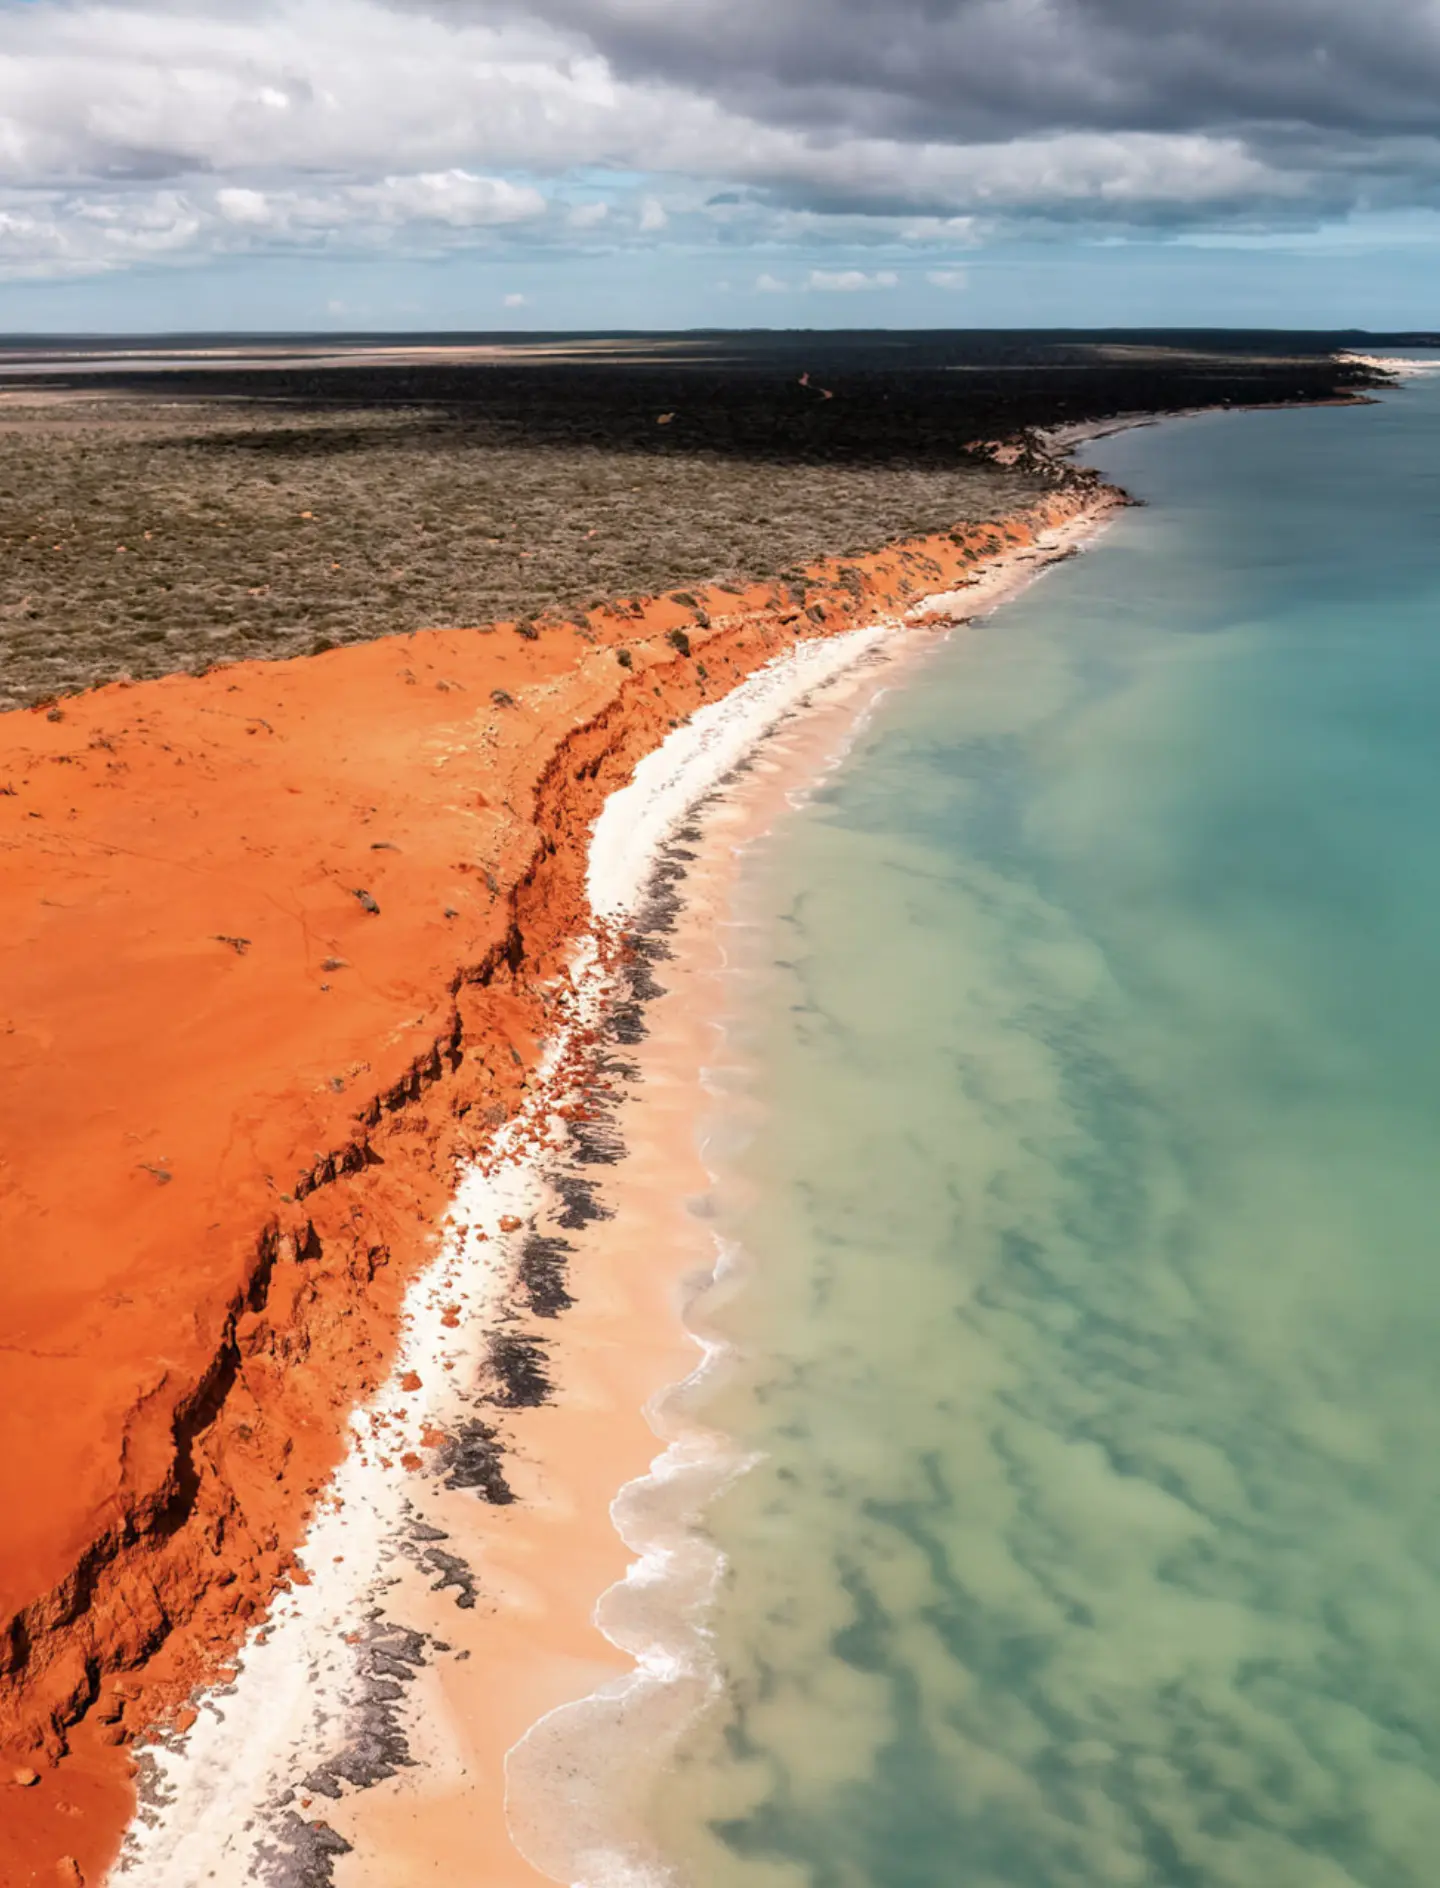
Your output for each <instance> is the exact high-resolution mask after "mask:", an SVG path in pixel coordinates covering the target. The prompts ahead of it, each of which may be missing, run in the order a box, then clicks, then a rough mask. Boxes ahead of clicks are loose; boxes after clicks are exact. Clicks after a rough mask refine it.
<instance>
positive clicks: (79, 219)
mask: <svg viewBox="0 0 1440 1888" xmlns="http://www.w3.org/2000/svg"><path fill="white" fill-rule="evenodd" d="M1166 324H1184V325H1190V324H1202V325H1244V326H1252V325H1253V326H1301V327H1321V328H1334V327H1365V328H1380V329H1383V328H1407V327H1422V326H1423V327H1432V326H1435V325H1440V0H1365V4H1363V5H1361V4H1356V3H1355V0H530V4H525V5H521V4H507V3H506V0H429V3H428V4H427V3H426V0H252V3H250V4H245V0H230V4H228V5H222V4H220V3H219V0H0V333H9V334H15V333H26V332H35V333H39V332H70V333H78V332H92V333H94V332H132V331H155V330H159V331H170V332H177V331H192V330H205V329H259V330H272V331H284V330H289V331H294V330H336V331H344V330H359V329H372V330H373V329H386V330H404V329H431V330H434V329H469V330H474V329H481V330H496V329H515V330H536V329H541V330H543V329H557V328H581V329H586V328H616V327H624V328H686V327H697V326H714V327H872V326H886V327H952V326H959V327H964V326H992V325H993V326H1061V327H1064V326H1095V325H1166Z"/></svg>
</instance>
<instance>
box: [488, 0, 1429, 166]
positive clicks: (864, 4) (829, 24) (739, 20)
mask: <svg viewBox="0 0 1440 1888" xmlns="http://www.w3.org/2000/svg"><path fill="white" fill-rule="evenodd" d="M524 11H525V12H526V13H528V14H529V15H530V16H531V17H534V16H535V15H536V14H539V15H542V16H544V17H546V18H548V19H550V20H553V21H555V22H556V23H558V24H563V25H565V26H567V27H569V28H571V29H572V30H577V31H580V32H583V33H584V34H585V35H586V37H587V38H589V39H590V41H591V42H592V43H593V44H594V45H595V46H596V47H597V48H598V49H599V50H601V51H602V52H604V53H605V55H606V56H607V57H608V58H609V59H610V61H611V62H612V63H613V65H614V66H615V68H616V70H617V71H618V72H620V73H621V74H623V75H625V76H628V77H632V78H633V77H649V78H663V79H666V80H668V81H670V82H672V83H677V84H681V85H684V86H687V87H693V88H694V89H696V90H697V91H700V92H702V93H706V94H709V95H711V96H713V97H716V98H719V99H720V100H722V101H723V102H724V103H725V104H726V105H727V106H728V107H730V108H731V109H732V110H736V111H739V112H743V113H744V114H745V115H747V116H755V117H758V118H761V119H763V120H765V121H766V122H769V123H772V124H786V125H805V126H808V127H813V128H815V129H817V130H829V131H830V132H832V133H834V134H835V135H862V136H879V137H893V138H902V139H927V140H928V139H939V140H961V141H969V140H974V139H982V140H992V139H999V138H1012V137H1019V136H1033V135H1036V134H1045V133H1051V132H1055V131H1063V130H1077V129H1085V130H1104V131H1151V132H1170V131H1212V132H1213V131H1248V132H1250V133H1252V134H1255V133H1259V132H1260V131H1262V130H1263V129H1264V128H1265V127H1276V128H1278V127H1282V126H1307V127H1312V128H1314V129H1315V130H1318V131H1334V132H1340V133H1358V134H1362V135H1366V136H1377V135H1379V136H1386V135H1393V134H1397V133H1405V132H1409V133H1420V134H1424V135H1430V134H1433V133H1435V132H1436V131H1437V130H1440V9H1437V7H1436V5H1435V4H1434V3H1433V0H1378V3H1375V4H1369V5H1360V6H1355V5H1351V4H1348V3H1346V4H1342V3H1341V0H881V3H880V4H876V0H683V3H677V0H537V3H536V4H533V5H528V6H527V7H526V8H525V9H524Z"/></svg>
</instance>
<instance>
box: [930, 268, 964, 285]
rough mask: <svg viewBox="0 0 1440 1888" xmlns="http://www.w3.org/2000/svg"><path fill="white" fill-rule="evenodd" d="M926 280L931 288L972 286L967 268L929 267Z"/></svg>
mask: <svg viewBox="0 0 1440 1888" xmlns="http://www.w3.org/2000/svg"><path fill="white" fill-rule="evenodd" d="M925 280H926V281H927V282H928V283H929V284H930V286H931V288H949V289H962V288H968V287H969V286H970V276H969V273H968V271H966V270H965V269H927V270H926V272H925Z"/></svg>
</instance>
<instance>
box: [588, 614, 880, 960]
mask: <svg viewBox="0 0 1440 1888" xmlns="http://www.w3.org/2000/svg"><path fill="white" fill-rule="evenodd" d="M897 627H898V624H896V623H895V622H894V621H893V620H892V621H890V622H888V623H875V624H872V625H870V626H869V627H868V628H865V629H847V630H842V631H841V632H840V634H839V635H837V636H830V637H827V638H825V639H823V640H820V641H815V642H801V643H796V644H795V645H794V647H793V648H790V649H786V650H784V651H783V652H782V653H781V654H780V655H777V656H774V657H772V658H771V660H770V661H769V662H767V663H766V664H765V666H764V667H763V668H760V669H756V670H755V671H754V672H753V673H752V674H750V675H748V676H747V677H746V678H745V680H744V681H743V682H741V683H739V684H738V685H737V686H736V687H735V688H732V689H731V691H730V693H729V694H728V695H725V696H722V698H721V699H720V700H719V701H713V702H707V703H706V704H705V706H704V707H703V708H697V709H696V711H695V713H694V714H693V715H691V717H690V719H689V720H688V721H686V722H684V723H683V724H682V725H681V726H680V727H678V728H676V729H675V730H674V731H673V732H672V733H670V734H669V735H667V736H666V738H665V740H664V741H663V742H662V743H661V745H660V746H659V747H657V748H656V749H655V750H654V751H653V752H652V753H649V754H647V755H646V756H645V758H644V759H643V760H642V761H640V762H639V763H638V764H637V766H636V768H635V772H634V774H633V775H632V777H631V780H630V783H629V785H628V786H624V787H621V788H620V789H619V791H618V792H615V793H612V794H611V795H610V797H609V799H607V800H606V802H605V805H604V806H603V808H602V809H601V812H600V817H599V818H598V819H597V820H596V822H595V826H594V835H593V837H592V839H591V842H590V863H589V871H588V875H587V881H586V883H587V890H588V892H589V896H590V908H591V910H592V911H593V912H594V913H595V916H596V917H597V918H598V919H600V920H602V921H605V922H609V923H620V922H623V920H624V919H626V918H628V917H633V916H634V914H635V912H636V910H637V909H638V907H639V905H640V903H641V901H642V899H643V897H644V894H645V891H646V889H647V887H648V885H649V882H650V877H651V874H652V873H653V872H654V869H655V865H656V862H657V859H658V856H659V851H660V848H661V847H662V846H663V845H664V844H665V841H666V840H667V839H668V838H669V837H670V835H671V834H672V833H673V832H674V830H675V828H676V827H677V826H679V825H681V824H682V823H683V821H684V819H685V817H686V815H687V814H688V813H689V812H690V810H691V809H692V808H693V807H694V805H695V803H696V802H697V801H698V800H701V799H703V798H704V797H705V795H706V794H707V793H709V792H710V791H711V790H712V789H713V788H714V787H715V786H716V785H717V784H718V783H719V782H720V781H721V780H723V779H724V777H725V775H726V774H727V773H729V772H730V770H731V768H733V767H735V766H736V765H737V764H738V763H739V762H740V761H742V760H743V759H744V758H745V757H746V755H747V754H749V753H750V751H751V750H752V749H753V748H754V746H755V744H756V743H757V742H758V741H759V740H761V739H762V738H763V736H764V735H765V734H767V733H768V732H769V731H770V729H771V728H773V727H774V726H775V724H776V722H777V721H780V720H782V719H783V718H784V717H785V716H786V715H787V714H789V713H790V712H791V710H792V709H794V708H796V707H798V706H799V705H800V703H801V702H803V701H804V699H805V697H806V696H807V695H809V694H810V693H811V692H812V691H813V690H814V689H816V688H819V687H821V686H822V685H823V684H824V683H826V682H829V681H833V680H834V679H835V677H836V676H838V675H840V674H841V673H842V672H843V671H844V670H845V669H848V668H849V667H850V666H851V665H852V664H853V663H855V662H857V661H858V660H859V659H860V657H861V656H862V655H864V654H866V652H867V651H868V650H870V649H873V648H874V647H875V645H876V644H877V643H878V642H880V641H882V640H883V639H884V638H885V637H886V636H887V635H889V634H891V633H893V632H894V630H895V629H896V628H897Z"/></svg>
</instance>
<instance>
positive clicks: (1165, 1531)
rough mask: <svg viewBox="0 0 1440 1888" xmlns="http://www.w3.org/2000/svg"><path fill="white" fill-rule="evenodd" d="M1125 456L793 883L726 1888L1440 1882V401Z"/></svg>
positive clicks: (743, 1353)
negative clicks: (1114, 507)
mask: <svg viewBox="0 0 1440 1888" xmlns="http://www.w3.org/2000/svg"><path fill="white" fill-rule="evenodd" d="M1091 456H1092V458H1093V460H1094V461H1095V462H1096V463H1098V464H1100V465H1102V466H1103V467H1104V468H1105V469H1106V470H1107V471H1108V472H1109V473H1111V474H1112V475H1113V476H1114V477H1116V478H1117V479H1118V480H1119V481H1120V482H1121V483H1123V484H1125V485H1126V486H1127V487H1128V488H1129V489H1130V490H1131V491H1133V492H1135V493H1137V494H1139V495H1142V496H1143V497H1145V498H1146V499H1147V500H1148V501H1149V508H1148V509H1144V510H1137V511H1132V512H1129V513H1127V514H1126V515H1125V516H1124V517H1123V518H1121V520H1120V521H1119V522H1118V524H1117V525H1116V526H1115V528H1114V529H1113V530H1112V531H1111V533H1110V534H1109V535H1108V536H1107V537H1106V538H1105V539H1104V540H1103V541H1102V542H1101V543H1100V544H1099V545H1098V546H1097V548H1095V549H1094V550H1093V551H1092V552H1090V553H1089V554H1087V555H1086V556H1085V557H1083V558H1081V559H1079V560H1076V561H1074V562H1071V563H1069V564H1067V565H1065V566H1063V567H1061V568H1060V569H1058V570H1056V571H1055V572H1053V573H1052V574H1051V575H1050V576H1048V577H1047V578H1046V579H1045V581H1044V582H1043V583H1041V584H1040V585H1039V586H1037V587H1036V588H1035V589H1034V590H1032V591H1031V592H1029V593H1028V594H1027V595H1026V596H1025V597H1024V598H1023V599H1022V600H1021V601H1020V602H1019V603H1017V604H1015V605H1013V606H1011V607H1009V608H1007V609H1006V610H1004V611H1003V612H1001V613H1000V614H999V615H997V617H996V618H995V619H994V620H993V621H992V622H990V623H988V624H985V625H982V626H979V627H978V628H977V629H975V630H973V631H970V632H966V633H961V634H959V635H957V636H956V637H954V638H953V639H952V640H951V641H950V642H949V643H947V644H946V645H945V646H943V647H942V648H940V649H939V650H938V651H937V652H936V653H935V654H934V656H933V657H932V658H930V660H929V661H928V664H927V666H926V667H925V668H924V670H923V672H922V673H921V674H920V675H919V677H918V678H917V679H914V680H912V682H911V683H910V684H909V685H908V686H906V687H905V688H903V689H901V690H897V691H896V692H894V693H892V694H891V695H889V696H887V697H886V698H885V699H884V700H883V702H882V703H881V705H880V707H879V709H878V711H877V712H876V714H875V716H874V718H873V719H872V721H871V723H870V724H869V726H868V727H867V729H866V730H865V732H864V733H863V735H862V737H861V738H860V740H859V742H858V743H857V745H856V747H855V749H854V751H853V752H852V754H851V755H850V757H849V759H848V760H847V761H846V763H845V764H844V765H843V766H842V768H841V769H840V770H839V771H838V772H837V773H836V774H835V775H834V776H833V777H832V778H831V780H830V781H829V782H828V784H827V785H826V786H825V787H824V789H823V790H822V791H821V792H820V793H819V794H818V796H817V797H816V799H815V800H814V801H813V802H812V803H811V804H810V805H809V806H808V807H806V808H805V809H803V810H802V811H800V812H799V813H797V814H796V815H795V816H794V818H793V819H791V820H789V821H788V822H787V823H786V824H785V825H784V826H783V827H782V828H781V829H780V830H779V831H778V832H777V834H776V835H775V836H774V837H773V838H772V839H771V840H769V841H768V842H767V843H766V844H765V846H764V847H763V848H761V849H760V850H759V851H758V852H757V854H756V855H755V857H754V858H753V860H752V862H751V865H750V868H749V872H748V876H747V881H746V884H745V887H744V891H743V901H744V908H745V910H746V913H747V915H748V916H749V918H750V919H751V920H752V921H753V926H754V928H753V930H752V931H751V932H750V934H749V935H750V936H751V939H752V948H753V950H754V951H755V961H754V963H753V965H752V966H751V968H750V969H749V970H748V971H747V972H746V973H745V974H744V975H743V976H741V977H740V978H739V979H738V982H737V990H738V994H737V999H736V1003H737V1007H736V1015H735V1017H734V1019H733V1022H734V1033H735V1040H736V1041H737V1042H738V1043H739V1044H740V1045H741V1046H742V1048H743V1049H744V1051H745V1054H746V1056H747V1057H748V1059H749V1061H750V1063H751V1066H752V1071H753V1073H752V1077H751V1081H752V1086H753V1089H754V1092H755V1096H756V1098H757V1100H758V1102H759V1103H760V1105H761V1108H762V1110H763V1115H764V1125H763V1129H762V1131H761V1132H760V1133H758V1134H757V1135H756V1136H755V1138H754V1140H753V1141H752V1142H751V1144H750V1146H749V1148H748V1150H747V1151H746V1152H745V1153H744V1154H743V1155H741V1156H739V1157H738V1158H737V1160H736V1162H735V1164H734V1167H733V1168H732V1170H731V1171H730V1173H729V1174H728V1175H722V1178H721V1183H720V1187H719V1197H720V1199H721V1200H722V1202H723V1201H724V1200H726V1199H727V1198H728V1199H729V1200H731V1201H735V1200H737V1199H739V1198H740V1197H741V1196H742V1194H743V1195H744V1196H745V1197H746V1198H747V1199H748V1200H749V1204H748V1205H747V1206H746V1207H745V1208H744V1210H743V1211H741V1210H739V1209H738V1208H737V1207H734V1206H732V1207H731V1208H730V1209H729V1222H728V1225H727V1230H728V1231H729V1232H730V1233H731V1234H733V1235H734V1236H735V1237H736V1238H738V1240H739V1242H740V1245H741V1248H742V1251H743V1258H742V1261H741V1264H740V1268H739V1271H738V1273H737V1274H735V1275H733V1276H732V1277H731V1278H730V1280H729V1281H728V1282H727V1283H726V1284H725V1285H724V1286H723V1287H722V1288H720V1289H719V1290H717V1292H716V1293H714V1294H713V1295H712V1299H711V1302H710V1303H709V1305H708V1306H707V1308H706V1311H705V1322H706V1324H707V1326H708V1327H709V1328H710V1329H712V1330H713V1331H714V1332H715V1333H716V1334H717V1335H720V1336H722V1337H724V1338H725V1339H727V1340H728V1341H729V1343H730V1344H731V1345H732V1346H733V1347H734V1348H733V1354H732V1357H731V1361H730V1363H729V1365H728V1366H727V1367H726V1368H725V1369H724V1370H722V1371H720V1372H719V1373H718V1375H717V1376H712V1378H711V1379H709V1386H710V1387H708V1388H707V1389H705V1390H704V1391H703V1392H702V1393H701V1399H700V1401H701V1413H703V1414H704V1416H705V1417H706V1418H707V1419H708V1420H710V1421H713V1422H716V1423H718V1424H720V1425H722V1426H723V1427H724V1428H726V1429H727V1430H729V1431H730V1432H731V1434H732V1435H734V1436H735V1437H736V1438H737V1440H738V1441H739V1442H740V1443H741V1444H742V1446H744V1447H745V1448H747V1449H753V1450H756V1451H758V1452H760V1453H761V1454H762V1456H763V1459H762V1460H761V1462H760V1463H759V1465H758V1466H757V1467H755V1468H754V1469H753V1470H752V1471H751V1472H750V1473H749V1474H748V1475H747V1476H745V1477H744V1478H742V1479H741V1480H740V1481H738V1482H737V1483H736V1484H735V1485H734V1486H733V1487H732V1488H731V1489H730V1491H729V1492H728V1493H727V1494H726V1495H725V1496H724V1497H723V1498H722V1499H721V1500H720V1501H719V1503H718V1504H717V1505H716V1507H715V1508H714V1509H713V1510H712V1512H711V1514H710V1517H709V1526H710V1529H711V1531H712V1532H713V1534H714V1536H715V1538H716V1540H717V1541H718V1543H719V1544H720V1546H721V1547H722V1548H723V1549H724V1552H725V1554H726V1556H727V1557H728V1562H729V1571H728V1574H727V1576H726V1579H725V1583H724V1587H723V1591H722V1593H721V1595H720V1599H719V1603H718V1607H717V1610H716V1615H715V1618H714V1621H713V1632H714V1651H715V1654H716V1656H717V1658H718V1661H719V1666H720V1670H721V1672H722V1674H723V1677H724V1680H725V1696H724V1701H723V1703H722V1704H720V1705H718V1706H717V1707H716V1708H714V1709H712V1710H710V1711H709V1712H708V1713H706V1714H705V1715H704V1716H703V1717H702V1718H701V1719H700V1721H699V1722H698V1723H697V1724H696V1725H695V1726H694V1727H693V1728H692V1730H691V1732H690V1733H689V1735H688V1737H687V1738H686V1740H685V1742H684V1744H683V1747H682V1750H681V1755H680V1758H679V1761H678V1763H677V1765H676V1766H675V1767H674V1769H673V1770H672V1772H671V1773H670V1774H669V1775H668V1776H667V1778H666V1781H665V1784H664V1787H663V1789H662V1790H661V1792H660V1795H659V1799H658V1801H657V1803H656V1805H655V1808H654V1816H655V1819H656V1823H657V1826H658V1828H659V1829H660V1831H661V1835H662V1839H663V1842H664V1845H665V1847H666V1849H667V1850H668V1852H669V1853H670V1854H671V1855H672V1857H674V1858H675V1859H676V1860H677V1862H678V1863H679V1864H680V1865H681V1868H682V1872H683V1873H684V1874H685V1875H686V1876H687V1877H688V1878H689V1879H690V1880H692V1881H694V1882H696V1883H699V1884H703V1888H802V1884H803V1885H807V1888H952V1885H954V1888H962V1885H963V1888H1121V1885H1123V1884H1147V1885H1150V1884H1154V1885H1155V1888H1162V1885H1163V1888H1211V1884H1214V1885H1215V1888H1220V1885H1221V1884H1225V1885H1226V1888H1229V1885H1231V1884H1234V1885H1235V1888H1292V1885H1293V1888H1339V1885H1340V1884H1364V1885H1365V1888H1434V1884H1435V1883H1436V1882H1437V1881H1440V1250H1437V1225H1440V1159H1437V1153H1440V379H1437V380H1432V381H1424V382H1415V383H1412V384H1411V386H1410V387H1409V388H1408V389H1407V390H1406V391H1405V392H1404V393H1403V394H1400V395H1398V396H1396V397H1393V398H1391V399H1388V400H1387V401H1386V402H1384V403H1383V404H1381V405H1378V406H1374V407H1370V408H1367V409H1365V410H1363V411H1355V410H1350V411H1344V410H1334V409H1321V410H1312V411H1303V412H1290V413H1254V414H1235V415H1224V416H1214V417H1210V418H1202V419H1199V420H1192V421H1186V422H1180V423H1172V424H1167V425H1165V426H1162V427H1157V428H1153V429H1146V430H1141V431H1136V432H1132V433H1129V434H1126V435H1124V436H1121V437H1118V438H1115V439H1113V440H1109V441H1105V442H1103V443H1102V444H1100V445H1098V446H1097V447H1095V448H1094V449H1093V452H1092V455H1091Z"/></svg>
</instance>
